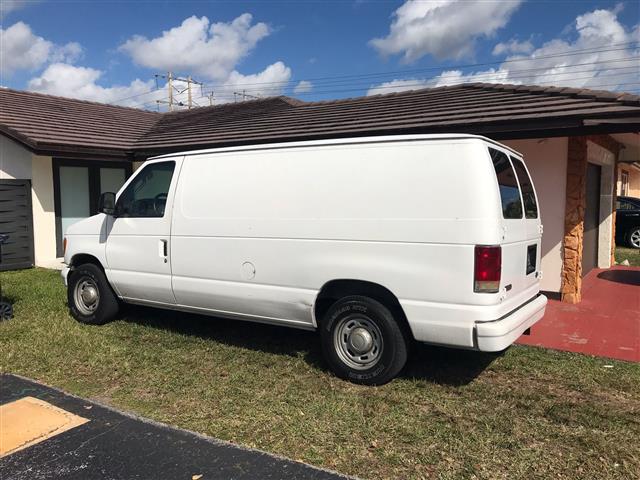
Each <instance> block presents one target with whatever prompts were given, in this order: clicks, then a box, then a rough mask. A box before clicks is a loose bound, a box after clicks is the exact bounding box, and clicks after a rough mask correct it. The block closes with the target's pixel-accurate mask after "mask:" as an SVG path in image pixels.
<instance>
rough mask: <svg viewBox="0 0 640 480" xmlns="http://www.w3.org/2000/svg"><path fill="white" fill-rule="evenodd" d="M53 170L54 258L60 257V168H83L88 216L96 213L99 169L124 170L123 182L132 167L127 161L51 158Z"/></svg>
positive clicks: (61, 254)
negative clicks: (86, 177) (87, 180)
mask: <svg viewBox="0 0 640 480" xmlns="http://www.w3.org/2000/svg"><path fill="white" fill-rule="evenodd" d="M51 167H52V169H53V208H54V212H55V217H56V257H62V256H63V255H64V251H63V248H62V237H63V234H64V232H63V231H62V212H61V210H62V204H61V198H60V167H85V168H87V171H88V177H89V215H95V214H96V213H98V199H99V198H98V197H99V196H100V169H101V168H124V171H125V182H126V181H127V180H128V179H129V177H131V174H132V173H133V165H132V163H131V162H127V161H118V160H113V161H108V160H105V161H102V160H77V159H68V158H53V159H52V162H51Z"/></svg>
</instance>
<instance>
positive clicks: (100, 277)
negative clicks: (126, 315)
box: [67, 263, 119, 325]
mask: <svg viewBox="0 0 640 480" xmlns="http://www.w3.org/2000/svg"><path fill="white" fill-rule="evenodd" d="M67 302H68V304H69V311H70V312H71V315H72V316H73V318H75V319H76V320H78V321H79V322H82V323H88V324H90V325H103V324H105V323H107V322H109V321H111V320H113V319H114V318H115V316H116V315H117V314H118V307H119V306H118V298H117V297H116V295H115V293H113V290H111V286H110V285H109V282H108V281H107V278H106V277H105V275H104V273H103V272H102V270H100V268H98V267H97V266H96V265H94V264H92V263H86V264H84V265H80V266H79V267H77V268H75V269H74V270H73V272H72V274H71V276H70V277H69V286H68V288H67Z"/></svg>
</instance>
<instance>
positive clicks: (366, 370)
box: [321, 296, 407, 385]
mask: <svg viewBox="0 0 640 480" xmlns="http://www.w3.org/2000/svg"><path fill="white" fill-rule="evenodd" d="M321 338H322V350H323V353H324V357H325V359H326V360H327V362H328V363H329V365H330V366H331V369H332V370H333V371H334V372H335V373H336V375H338V376H339V377H340V378H344V379H345V380H349V381H351V382H355V383H362V384H365V385H381V384H384V383H387V382H389V381H390V380H392V379H393V378H394V377H395V376H396V375H397V374H398V373H400V370H402V368H403V367H404V365H405V363H406V362H407V343H406V340H405V336H404V335H403V333H402V330H401V328H400V326H399V325H398V323H397V322H396V320H395V319H394V318H393V315H392V314H391V312H390V311H389V309H388V308H387V307H385V306H384V305H383V304H381V303H380V302H378V301H376V300H373V299H371V298H368V297H362V296H350V297H345V298H343V299H341V300H339V301H337V302H336V303H334V304H333V305H332V306H331V307H330V308H329V310H328V311H327V313H326V315H325V317H324V319H323V321H322V325H321Z"/></svg>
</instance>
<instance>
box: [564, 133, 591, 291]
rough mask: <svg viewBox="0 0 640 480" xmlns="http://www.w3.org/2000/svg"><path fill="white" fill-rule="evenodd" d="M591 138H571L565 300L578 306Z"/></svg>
mask: <svg viewBox="0 0 640 480" xmlns="http://www.w3.org/2000/svg"><path fill="white" fill-rule="evenodd" d="M586 176H587V139H586V137H569V148H568V155H567V192H566V207H565V214H564V241H563V245H562V251H563V265H562V289H561V294H562V301H563V302H569V303H578V302H579V301H580V300H581V298H582V294H581V291H582V237H583V232H584V210H585V203H586Z"/></svg>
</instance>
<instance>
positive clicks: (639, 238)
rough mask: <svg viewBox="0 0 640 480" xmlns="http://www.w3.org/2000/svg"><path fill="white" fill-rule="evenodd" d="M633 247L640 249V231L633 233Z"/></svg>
mask: <svg viewBox="0 0 640 480" xmlns="http://www.w3.org/2000/svg"><path fill="white" fill-rule="evenodd" d="M631 245H633V246H634V247H636V248H640V229H638V230H635V231H634V232H631Z"/></svg>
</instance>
